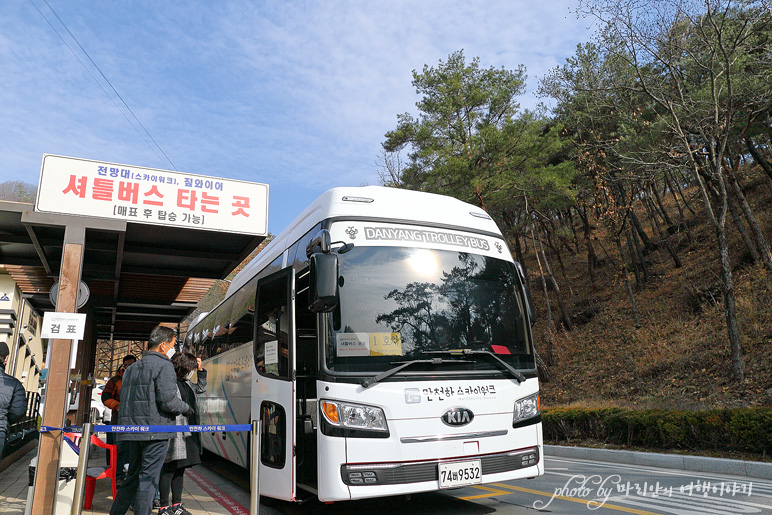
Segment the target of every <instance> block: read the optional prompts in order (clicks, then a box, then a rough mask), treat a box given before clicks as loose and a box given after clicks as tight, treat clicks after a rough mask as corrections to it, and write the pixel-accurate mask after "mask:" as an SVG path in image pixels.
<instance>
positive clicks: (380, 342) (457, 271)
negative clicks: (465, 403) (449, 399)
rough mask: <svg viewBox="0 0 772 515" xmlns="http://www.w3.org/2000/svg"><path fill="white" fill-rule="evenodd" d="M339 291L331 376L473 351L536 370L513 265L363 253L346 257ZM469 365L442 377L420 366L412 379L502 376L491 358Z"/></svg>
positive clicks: (468, 360)
mask: <svg viewBox="0 0 772 515" xmlns="http://www.w3.org/2000/svg"><path fill="white" fill-rule="evenodd" d="M338 284H339V285H340V303H339V307H338V308H337V309H336V310H335V311H334V312H333V315H332V317H330V320H331V321H330V323H331V327H330V338H329V345H328V348H327V352H326V359H327V367H328V368H329V369H330V370H331V371H334V372H378V371H383V370H388V369H391V368H393V367H394V366H395V363H397V364H398V363H402V362H405V361H407V360H413V359H420V358H426V357H432V356H437V355H439V354H437V351H450V350H465V349H467V350H476V351H487V352H490V353H494V354H495V355H496V356H497V357H499V358H501V359H503V360H504V361H506V362H507V363H508V364H510V365H512V366H513V367H515V368H517V369H524V370H533V369H535V368H536V364H535V358H534V353H533V347H532V345H531V343H530V341H529V337H528V326H527V321H526V317H525V309H524V307H525V304H524V299H523V298H522V295H521V294H520V291H521V289H520V283H519V278H518V274H517V270H516V269H515V265H514V264H513V263H512V262H509V261H504V260H502V259H496V258H493V257H487V256H483V255H478V254H472V253H467V252H456V251H448V250H436V249H426V248H405V247H368V246H358V247H355V248H354V249H353V250H352V251H350V252H347V253H345V254H341V255H340V280H339V282H338ZM464 360H465V362H464V363H459V364H457V365H455V366H451V367H445V368H440V369H439V370H438V369H437V368H436V367H435V368H433V367H432V365H431V364H430V363H427V364H425V365H422V364H418V365H417V366H415V367H409V368H408V369H407V370H406V371H405V373H406V374H407V373H409V374H415V373H420V372H421V371H431V373H433V374H434V373H442V372H443V371H445V370H447V371H448V372H453V373H458V371H459V370H465V371H472V370H474V371H497V372H499V373H500V371H501V365H500V364H498V365H497V364H496V363H495V359H491V358H489V357H488V356H485V353H484V352H483V353H478V354H475V355H467V356H466V357H465V358H464ZM427 361H431V360H427Z"/></svg>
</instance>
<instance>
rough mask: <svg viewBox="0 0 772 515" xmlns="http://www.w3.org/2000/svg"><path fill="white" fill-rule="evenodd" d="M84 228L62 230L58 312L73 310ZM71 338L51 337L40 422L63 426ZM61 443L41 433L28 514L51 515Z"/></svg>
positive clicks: (54, 436) (56, 434)
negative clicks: (62, 242) (44, 397)
mask: <svg viewBox="0 0 772 515" xmlns="http://www.w3.org/2000/svg"><path fill="white" fill-rule="evenodd" d="M85 240H86V229H85V227H75V226H69V225H68V226H67V227H66V228H65V231H64V248H63V251H62V268H61V270H60V272H59V296H58V298H57V301H56V312H57V313H76V312H77V310H76V301H77V296H78V285H79V284H80V275H81V269H82V267H83V248H84V245H85ZM71 345H72V342H71V341H70V340H59V339H54V341H53V345H52V347H51V357H50V359H49V361H48V362H49V366H48V381H47V383H46V404H45V409H44V411H43V425H44V426H53V427H62V425H63V424H64V417H65V415H66V406H65V404H66V403H67V389H68V386H69V384H70V348H71ZM61 443H62V433H61V432H60V431H54V432H48V433H41V434H40V443H39V446H38V465H37V469H36V473H35V482H34V485H35V492H34V495H33V497H32V511H31V515H53V511H54V506H56V492H57V487H58V484H59V459H60V456H59V453H60V447H61Z"/></svg>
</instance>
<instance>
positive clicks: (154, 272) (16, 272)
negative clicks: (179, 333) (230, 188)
mask: <svg viewBox="0 0 772 515" xmlns="http://www.w3.org/2000/svg"><path fill="white" fill-rule="evenodd" d="M67 225H74V226H82V227H85V234H86V236H85V245H84V249H85V251H84V261H83V269H82V276H81V277H82V279H81V280H82V281H83V282H84V283H86V285H87V286H88V287H89V289H90V292H91V295H90V300H89V305H90V307H91V308H93V312H92V313H93V315H92V316H93V317H94V320H93V322H94V326H93V327H94V328H95V330H96V333H97V334H96V337H97V339H105V340H109V339H114V340H146V339H147V337H148V335H149V333H150V331H151V330H152V329H153V327H155V326H156V325H158V324H159V323H164V322H165V323H172V324H176V323H178V322H180V321H181V320H182V319H183V318H184V317H185V316H187V315H188V314H189V313H190V312H192V311H193V310H194V309H195V307H196V303H197V302H198V301H199V300H200V298H201V297H202V296H203V295H204V293H206V291H207V290H208V289H209V287H210V286H211V285H212V284H213V283H214V281H215V280H216V279H224V278H225V277H227V275H228V274H229V273H230V272H231V271H232V270H233V269H234V268H235V267H236V266H237V265H238V264H239V263H241V261H242V260H243V259H244V258H245V257H246V256H248V255H249V253H250V252H252V251H253V250H254V249H255V248H257V246H258V245H259V244H260V243H261V242H262V241H263V240H264V239H265V236H254V235H247V234H234V233H228V232H217V231H208V230H201V229H186V228H181V227H171V226H158V225H147V224H139V223H133V222H128V221H120V220H107V219H101V218H92V217H82V216H67V215H54V214H47V213H40V212H35V211H34V210H33V205H32V204H25V203H18V202H8V201H0V266H4V268H5V269H6V270H7V271H8V273H9V274H10V275H11V276H12V277H13V278H14V280H15V281H16V283H17V284H18V286H19V288H20V289H21V291H22V293H23V294H24V296H25V297H27V298H28V299H29V300H30V302H31V304H32V305H33V306H34V307H35V309H37V310H38V311H39V312H41V313H42V312H44V311H50V310H52V309H54V306H53V304H52V303H51V301H50V300H49V291H50V289H51V286H53V284H54V283H55V282H56V280H57V278H58V275H59V270H60V265H61V259H62V248H63V245H62V244H63V241H64V232H65V227H66V226H67Z"/></svg>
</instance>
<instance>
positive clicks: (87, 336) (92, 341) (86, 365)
mask: <svg viewBox="0 0 772 515" xmlns="http://www.w3.org/2000/svg"><path fill="white" fill-rule="evenodd" d="M88 306H89V308H88V309H87V310H86V330H85V332H84V334H83V343H82V345H79V346H78V363H77V365H76V368H77V370H78V371H79V372H80V383H79V384H78V394H79V398H78V399H79V400H78V414H77V416H76V417H75V420H76V424H78V425H81V424H85V423H86V422H90V419H89V415H90V414H91V391H92V386H91V381H89V380H88V376H89V374H91V373H92V372H93V371H94V367H95V357H96V346H97V342H96V338H95V336H96V334H95V331H94V310H93V309H91V307H90V306H92V303H89V304H88Z"/></svg>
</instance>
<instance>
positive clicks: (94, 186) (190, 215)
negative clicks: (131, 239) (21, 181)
mask: <svg viewBox="0 0 772 515" xmlns="http://www.w3.org/2000/svg"><path fill="white" fill-rule="evenodd" d="M35 210H36V211H41V212H47V213H58V214H66V215H80V216H96V217H101V218H110V219H114V220H125V221H127V222H136V223H146V224H153V225H170V226H175V227H187V228H190V229H205V230H210V231H227V232H236V233H243V234H254V235H256V236H264V235H266V234H267V233H268V185H267V184H260V183H256V182H245V181H237V180H232V179H221V178H217V177H205V176H203V175H193V174H189V173H181V172H172V171H168V170H156V169H152V168H141V167H139V166H129V165H119V164H114V163H107V162H102V161H91V160H88V159H76V158H72V157H62V156H55V155H50V154H46V155H44V156H43V165H42V166H41V170H40V183H39V185H38V195H37V200H36V202H35Z"/></svg>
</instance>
